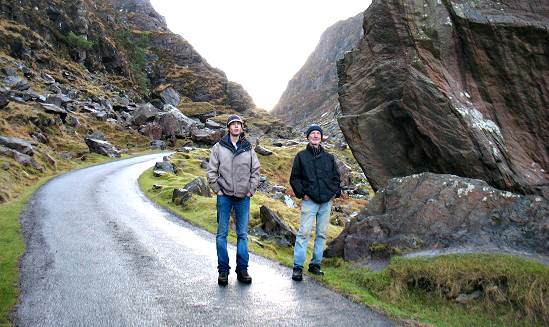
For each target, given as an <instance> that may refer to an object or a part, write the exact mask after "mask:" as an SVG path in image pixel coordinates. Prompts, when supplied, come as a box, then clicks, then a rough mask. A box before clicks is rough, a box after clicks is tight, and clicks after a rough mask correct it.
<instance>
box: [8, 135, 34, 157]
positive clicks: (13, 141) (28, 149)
mask: <svg viewBox="0 0 549 327" xmlns="http://www.w3.org/2000/svg"><path fill="white" fill-rule="evenodd" d="M0 144H1V145H4V146H6V147H8V148H10V149H13V150H15V151H17V152H20V153H22V154H26V155H29V156H32V155H33V154H34V150H33V148H32V145H31V144H30V142H27V141H25V140H22V139H19V138H16V137H7V136H1V135H0Z"/></svg>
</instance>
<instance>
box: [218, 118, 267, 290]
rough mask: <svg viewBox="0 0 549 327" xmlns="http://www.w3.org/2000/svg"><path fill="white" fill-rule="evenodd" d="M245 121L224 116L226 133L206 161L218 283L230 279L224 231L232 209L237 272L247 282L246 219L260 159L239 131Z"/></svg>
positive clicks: (257, 183) (255, 185)
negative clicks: (212, 195) (214, 210)
mask: <svg viewBox="0 0 549 327" xmlns="http://www.w3.org/2000/svg"><path fill="white" fill-rule="evenodd" d="M243 125H244V122H243V121H242V118H240V117H239V116H237V115H231V116H229V118H228V119H227V128H228V133H227V135H225V136H224V137H222V138H221V140H219V142H217V143H216V144H215V145H214V146H213V147H212V152H211V155H210V162H209V163H208V183H209V184H210V187H211V189H212V190H213V191H214V192H215V193H216V194H217V235H216V238H215V241H216V248H217V270H218V272H219V277H218V279H217V282H218V284H219V285H223V286H224V285H227V284H228V282H229V271H230V269H231V267H230V266H229V255H228V253H227V235H228V233H229V219H230V213H231V210H232V209H233V208H234V211H235V214H236V222H235V223H236V235H237V241H236V276H237V279H238V280H239V281H240V282H242V283H246V284H249V283H251V282H252V278H251V277H250V275H249V274H248V260H249V255H248V220H249V216H250V197H251V196H253V194H254V193H255V190H256V189H257V186H258V185H259V159H258V158H257V155H256V153H255V151H254V150H253V149H252V145H251V144H250V142H248V141H247V140H246V139H245V138H244V137H243V135H242V127H243Z"/></svg>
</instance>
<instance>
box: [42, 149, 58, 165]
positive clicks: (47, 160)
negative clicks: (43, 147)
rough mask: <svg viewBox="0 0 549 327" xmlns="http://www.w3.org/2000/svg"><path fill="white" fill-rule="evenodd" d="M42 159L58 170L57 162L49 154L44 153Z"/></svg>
mask: <svg viewBox="0 0 549 327" xmlns="http://www.w3.org/2000/svg"><path fill="white" fill-rule="evenodd" d="M42 158H44V160H45V161H46V162H47V163H48V165H50V166H51V167H53V168H54V169H55V168H57V161H56V160H55V159H54V158H53V157H52V156H51V155H49V154H48V153H43V154H42Z"/></svg>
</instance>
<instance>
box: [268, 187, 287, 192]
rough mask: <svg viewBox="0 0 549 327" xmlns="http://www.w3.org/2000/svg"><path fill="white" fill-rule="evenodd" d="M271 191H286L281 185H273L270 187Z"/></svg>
mask: <svg viewBox="0 0 549 327" xmlns="http://www.w3.org/2000/svg"><path fill="white" fill-rule="evenodd" d="M271 191H272V192H280V193H286V191H287V189H286V187H285V186H282V185H273V186H272V187H271Z"/></svg>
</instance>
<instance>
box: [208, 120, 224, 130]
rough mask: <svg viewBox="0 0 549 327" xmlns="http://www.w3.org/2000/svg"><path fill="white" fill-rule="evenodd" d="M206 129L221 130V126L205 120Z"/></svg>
mask: <svg viewBox="0 0 549 327" xmlns="http://www.w3.org/2000/svg"><path fill="white" fill-rule="evenodd" d="M206 127H207V128H210V129H219V128H223V126H221V125H220V124H218V123H216V122H215V121H213V120H211V119H206Z"/></svg>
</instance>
